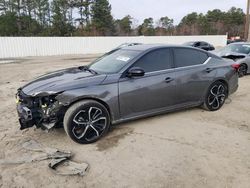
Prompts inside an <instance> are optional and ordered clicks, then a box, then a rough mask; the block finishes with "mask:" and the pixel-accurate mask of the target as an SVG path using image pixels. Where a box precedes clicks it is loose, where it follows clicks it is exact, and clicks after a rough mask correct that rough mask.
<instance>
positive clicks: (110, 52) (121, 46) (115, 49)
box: [105, 42, 142, 55]
mask: <svg viewBox="0 0 250 188" xmlns="http://www.w3.org/2000/svg"><path fill="white" fill-rule="evenodd" d="M141 44H142V43H136V42H134V43H123V44H121V45H120V46H117V47H116V48H114V49H113V50H111V51H109V52H107V53H105V55H109V54H112V53H113V52H116V51H117V50H120V49H122V48H125V47H128V46H136V45H141Z"/></svg>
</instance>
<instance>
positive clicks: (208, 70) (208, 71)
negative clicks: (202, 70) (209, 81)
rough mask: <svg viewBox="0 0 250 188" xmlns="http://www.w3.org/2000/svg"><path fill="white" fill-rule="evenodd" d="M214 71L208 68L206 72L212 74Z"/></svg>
mask: <svg viewBox="0 0 250 188" xmlns="http://www.w3.org/2000/svg"><path fill="white" fill-rule="evenodd" d="M213 70H214V69H212V68H206V72H207V73H210V72H212V71H213Z"/></svg>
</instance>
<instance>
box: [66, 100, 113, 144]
mask: <svg viewBox="0 0 250 188" xmlns="http://www.w3.org/2000/svg"><path fill="white" fill-rule="evenodd" d="M63 123H64V129H65V131H66V133H67V135H68V136H69V137H70V138H71V139H72V140H74V141H75V142H77V143H80V144H90V143H93V142H96V141H97V140H99V139H100V138H101V137H102V136H103V135H104V134H105V133H107V132H108V130H109V126H110V116H109V112H108V110H107V109H106V108H105V106H103V105H102V104H100V103H98V102H96V101H93V100H86V101H80V102H77V103H75V104H73V105H72V106H71V107H70V108H69V109H68V110H67V112H66V114H65V116H64V122H63Z"/></svg>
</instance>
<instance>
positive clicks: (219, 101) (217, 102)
mask: <svg viewBox="0 0 250 188" xmlns="http://www.w3.org/2000/svg"><path fill="white" fill-rule="evenodd" d="M227 93H228V91H227V86H226V85H225V84H224V83H222V82H220V81H218V82H215V83H213V84H212V85H211V86H210V87H209V90H208V92H207V94H206V97H205V101H204V104H203V108H204V109H206V110H208V111H216V110H219V109H220V108H221V107H222V106H223V104H224V103H225V100H226V98H227Z"/></svg>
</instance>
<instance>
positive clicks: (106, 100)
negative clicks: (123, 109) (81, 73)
mask: <svg viewBox="0 0 250 188" xmlns="http://www.w3.org/2000/svg"><path fill="white" fill-rule="evenodd" d="M56 99H57V100H58V101H59V102H60V103H61V104H62V105H63V106H66V107H69V106H71V105H72V104H73V103H75V102H77V101H80V100H86V99H92V100H96V101H99V102H101V103H103V104H106V105H107V106H108V108H109V110H110V115H111V117H112V120H113V121H115V120H118V119H119V117H120V111H119V102H118V85H117V84H110V85H98V86H92V87H87V88H80V89H74V90H69V91H65V92H63V93H61V94H59V95H58V96H57V97H56Z"/></svg>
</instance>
